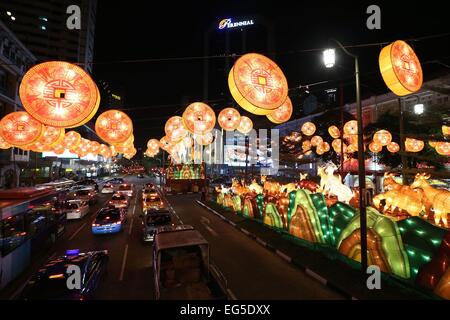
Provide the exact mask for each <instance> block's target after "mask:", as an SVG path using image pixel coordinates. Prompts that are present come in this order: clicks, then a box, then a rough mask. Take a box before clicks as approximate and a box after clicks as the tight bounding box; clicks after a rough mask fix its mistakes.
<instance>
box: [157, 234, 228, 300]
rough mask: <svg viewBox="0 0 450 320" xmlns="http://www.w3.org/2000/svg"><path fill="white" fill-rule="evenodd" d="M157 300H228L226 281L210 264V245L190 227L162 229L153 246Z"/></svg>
mask: <svg viewBox="0 0 450 320" xmlns="http://www.w3.org/2000/svg"><path fill="white" fill-rule="evenodd" d="M153 271H154V272H153V274H154V281H155V292H156V299H162V300H228V299H229V294H228V289H227V281H226V279H225V277H224V276H223V275H222V274H221V272H220V271H219V270H218V269H217V267H215V266H214V265H213V264H211V263H210V261H209V243H208V241H206V240H205V238H203V236H202V235H201V234H200V232H198V231H197V230H195V229H194V228H193V227H192V226H188V225H177V226H164V227H160V228H158V229H157V231H156V234H155V238H154V242H153Z"/></svg>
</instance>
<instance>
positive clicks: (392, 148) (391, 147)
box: [387, 141, 400, 153]
mask: <svg viewBox="0 0 450 320" xmlns="http://www.w3.org/2000/svg"><path fill="white" fill-rule="evenodd" d="M387 149H388V151H389V152H392V153H396V152H399V151H400V146H399V145H398V143H396V142H394V141H392V142H391V143H389V144H388V145H387Z"/></svg>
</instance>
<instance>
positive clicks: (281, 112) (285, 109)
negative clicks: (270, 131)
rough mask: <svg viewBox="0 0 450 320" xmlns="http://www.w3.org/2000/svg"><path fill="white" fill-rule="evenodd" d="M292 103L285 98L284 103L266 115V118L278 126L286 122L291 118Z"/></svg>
mask: <svg viewBox="0 0 450 320" xmlns="http://www.w3.org/2000/svg"><path fill="white" fill-rule="evenodd" d="M292 111H293V107H292V102H291V99H290V98H289V97H287V98H286V101H285V102H284V103H283V104H282V105H281V106H279V107H278V108H276V109H275V110H274V111H273V112H272V113H270V114H268V115H267V118H268V119H269V120H270V121H271V122H273V123H276V124H280V123H283V122H286V121H288V120H289V119H290V118H291V116H292Z"/></svg>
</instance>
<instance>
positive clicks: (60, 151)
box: [52, 144, 66, 154]
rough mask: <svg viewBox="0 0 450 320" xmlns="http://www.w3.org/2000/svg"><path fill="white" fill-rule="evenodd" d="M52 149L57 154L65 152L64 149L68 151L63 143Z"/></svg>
mask: <svg viewBox="0 0 450 320" xmlns="http://www.w3.org/2000/svg"><path fill="white" fill-rule="evenodd" d="M52 150H53V152H54V153H56V154H63V153H64V151H66V149H65V148H64V146H63V145H62V144H57V145H55V146H54V147H53V149H52Z"/></svg>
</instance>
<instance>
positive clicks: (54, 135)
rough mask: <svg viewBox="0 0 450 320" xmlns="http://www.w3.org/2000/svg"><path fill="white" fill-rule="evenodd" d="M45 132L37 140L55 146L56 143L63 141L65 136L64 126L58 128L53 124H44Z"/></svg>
mask: <svg viewBox="0 0 450 320" xmlns="http://www.w3.org/2000/svg"><path fill="white" fill-rule="evenodd" d="M43 127H44V133H43V135H42V137H41V138H39V140H38V141H37V142H39V143H41V144H43V145H46V146H49V147H53V146H54V145H56V144H59V143H62V142H63V140H64V137H65V130H64V128H57V127H51V126H43Z"/></svg>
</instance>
